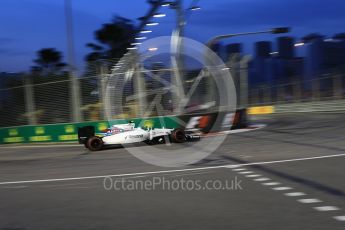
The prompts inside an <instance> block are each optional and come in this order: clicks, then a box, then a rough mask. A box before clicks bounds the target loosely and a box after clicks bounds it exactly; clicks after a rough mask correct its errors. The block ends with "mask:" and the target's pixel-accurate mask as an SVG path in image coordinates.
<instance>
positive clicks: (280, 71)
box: [0, 0, 345, 127]
mask: <svg viewBox="0 0 345 230" xmlns="http://www.w3.org/2000/svg"><path fill="white" fill-rule="evenodd" d="M344 7H345V3H344V2H343V1H337V0H332V1H318V3H317V4H314V2H313V1H309V0H307V1H303V4H302V3H301V2H300V1H297V0H293V1H279V2H277V1H271V0H264V1H260V3H259V2H258V1H255V0H245V1H237V0H233V1H225V0H224V1H217V2H211V1H192V0H190V1H187V0H185V1H182V0H177V1H159V0H151V1H144V0H134V1H131V2H124V1H113V0H100V1H97V2H87V3H86V2H85V1H81V0H53V1H49V2H48V1H43V0H40V1H39V0H35V1H33V0H23V1H20V2H19V1H9V0H2V1H1V10H0V25H1V26H0V27H1V36H0V59H1V62H0V98H1V99H0V127H11V126H19V125H39V124H56V123H69V122H84V121H100V120H106V119H107V117H106V113H107V108H106V105H105V101H106V87H107V85H108V86H109V79H113V78H115V79H120V80H119V81H118V82H120V84H121V93H123V94H124V95H125V96H131V95H138V93H139V94H140V93H145V94H146V95H147V96H145V97H141V98H140V97H139V98H136V99H135V100H131V101H126V100H123V99H121V100H120V99H119V100H120V101H116V102H115V104H116V103H117V104H116V105H121V107H122V109H121V111H113V112H112V113H111V118H112V119H117V118H133V117H143V116H144V115H145V116H149V117H150V116H157V115H175V114H181V113H197V112H201V111H202V112H210V111H213V110H215V106H216V105H217V103H215V98H214V97H215V95H214V91H216V89H215V88H214V86H213V85H212V82H210V81H209V80H208V79H209V78H210V76H208V75H209V74H208V73H207V71H203V70H204V67H205V66H204V65H205V63H204V64H201V65H200V63H199V64H195V63H193V62H191V61H188V60H185V58H184V57H182V55H181V56H179V55H177V56H176V60H177V62H176V63H175V64H173V63H171V62H170V60H168V61H165V60H163V59H164V58H162V60H159V58H154V59H152V60H150V61H146V62H145V63H141V62H140V61H139V60H140V59H138V58H140V52H142V50H140V49H141V48H140V45H141V43H142V42H144V41H145V40H148V39H150V38H155V37H158V36H162V35H167V36H173V37H174V36H175V37H177V38H178V37H182V36H186V37H190V38H192V39H195V40H197V41H199V42H202V43H204V44H205V45H207V46H209V47H210V48H211V49H212V50H213V51H214V52H216V53H217V54H218V55H219V57H221V59H222V60H223V61H224V63H225V64H226V65H227V70H228V71H230V73H231V75H232V77H233V79H234V82H235V86H236V92H237V97H238V98H237V104H238V107H239V108H248V107H253V106H258V105H274V106H275V111H276V112H277V111H278V112H279V111H299V110H303V109H304V110H306V109H307V110H308V109H309V110H320V109H322V110H326V111H327V110H341V109H343V108H344V100H343V99H344V94H345V82H344V81H345V78H344V73H345V72H344V71H345V31H344V29H343V25H344V23H345V16H344V15H343V14H342V12H341V9H343V8H344ZM316 13H317V17H315V16H314V15H316ZM288 28H290V29H291V30H289V29H288ZM219 35H226V36H224V37H219ZM217 36H218V37H217ZM176 48H177V49H183V44H176ZM147 51H148V52H151V53H154V52H155V51H157V47H154V46H152V47H150V48H149V49H148V50H147ZM176 70H178V71H176ZM200 75H203V77H202V80H201V81H200V82H199V84H198V86H197V87H196V90H195V92H194V93H193V95H192V96H191V99H190V100H189V102H188V104H187V105H186V106H185V107H184V108H182V110H181V108H179V109H178V106H177V103H178V102H179V101H180V100H181V97H182V95H179V94H177V96H176V95H175V96H174V94H173V93H170V94H169V93H168V94H165V96H164V97H163V98H162V99H161V102H160V103H161V104H162V108H161V111H155V110H153V111H151V112H150V113H146V114H145V113H144V111H145V110H146V108H147V107H148V105H149V103H148V102H150V101H151V100H152V98H153V96H152V94H151V95H149V92H152V91H154V90H156V91H154V92H159V93H162V90H163V91H164V87H166V86H165V85H164V84H163V83H164V82H167V83H173V81H174V80H176V79H178V81H177V82H181V84H180V87H181V88H182V91H184V92H188V90H189V89H190V88H191V87H192V85H193V84H194V81H195V79H197V77H198V76H200ZM154 76H156V77H154ZM118 82H117V83H118ZM178 96H179V97H178ZM114 100H116V98H115V99H114ZM108 118H109V117H108Z"/></svg>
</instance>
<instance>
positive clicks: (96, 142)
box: [86, 136, 103, 151]
mask: <svg viewBox="0 0 345 230" xmlns="http://www.w3.org/2000/svg"><path fill="white" fill-rule="evenodd" d="M86 147H87V148H88V149H89V150H91V151H99V150H101V149H102V148H103V141H102V139H101V138H99V137H95V136H94V137H90V138H89V139H88V140H87V144H86Z"/></svg>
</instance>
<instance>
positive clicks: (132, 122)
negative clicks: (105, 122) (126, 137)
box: [129, 120, 135, 128]
mask: <svg viewBox="0 0 345 230" xmlns="http://www.w3.org/2000/svg"><path fill="white" fill-rule="evenodd" d="M129 124H130V125H131V126H132V127H133V128H134V127H135V123H134V121H133V120H130V121H129Z"/></svg>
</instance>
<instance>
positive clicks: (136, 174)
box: [0, 153, 345, 185]
mask: <svg viewBox="0 0 345 230" xmlns="http://www.w3.org/2000/svg"><path fill="white" fill-rule="evenodd" d="M343 156H345V153H343V154H335V155H326V156H318V157H304V158H295V159H287V160H276V161H262V162H252V163H244V164H230V165H219V166H208V167H200V168H186V169H173V170H162V171H150V172H138V173H124V174H109V175H99V176H84V177H66V178H52V179H38V180H20V181H4V182H0V185H8V184H27V183H44V182H57V181H72V180H88V179H99V178H107V177H126V176H141V175H156V174H164V173H175V172H187V171H199V170H210V169H228V168H231V169H233V168H236V167H241V166H250V165H268V164H277V163H285V162H294V161H307V160H317V159H325V158H333V157H343ZM258 179H260V178H258ZM258 179H255V180H258ZM265 179H266V178H265ZM267 179H268V178H267Z"/></svg>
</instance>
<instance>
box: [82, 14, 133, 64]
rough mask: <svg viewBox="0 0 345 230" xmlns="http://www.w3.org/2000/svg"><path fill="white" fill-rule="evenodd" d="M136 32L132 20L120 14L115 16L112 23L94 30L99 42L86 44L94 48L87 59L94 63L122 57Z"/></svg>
mask: <svg viewBox="0 0 345 230" xmlns="http://www.w3.org/2000/svg"><path fill="white" fill-rule="evenodd" d="M135 32H136V31H135V27H134V25H133V23H132V21H131V20H129V19H127V18H123V17H119V16H116V17H114V19H113V20H112V22H111V23H106V24H103V25H102V27H101V28H100V29H98V30H96V31H95V32H94V35H95V39H96V40H97V41H98V44H95V43H87V44H86V46H87V47H89V48H91V49H92V52H91V53H89V54H88V55H87V56H86V58H85V59H86V61H87V62H89V63H92V62H95V61H100V60H110V59H119V58H121V57H122V56H123V54H124V53H125V52H126V51H127V50H126V49H127V47H129V45H130V43H131V42H132V40H133V36H134V34H135Z"/></svg>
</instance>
